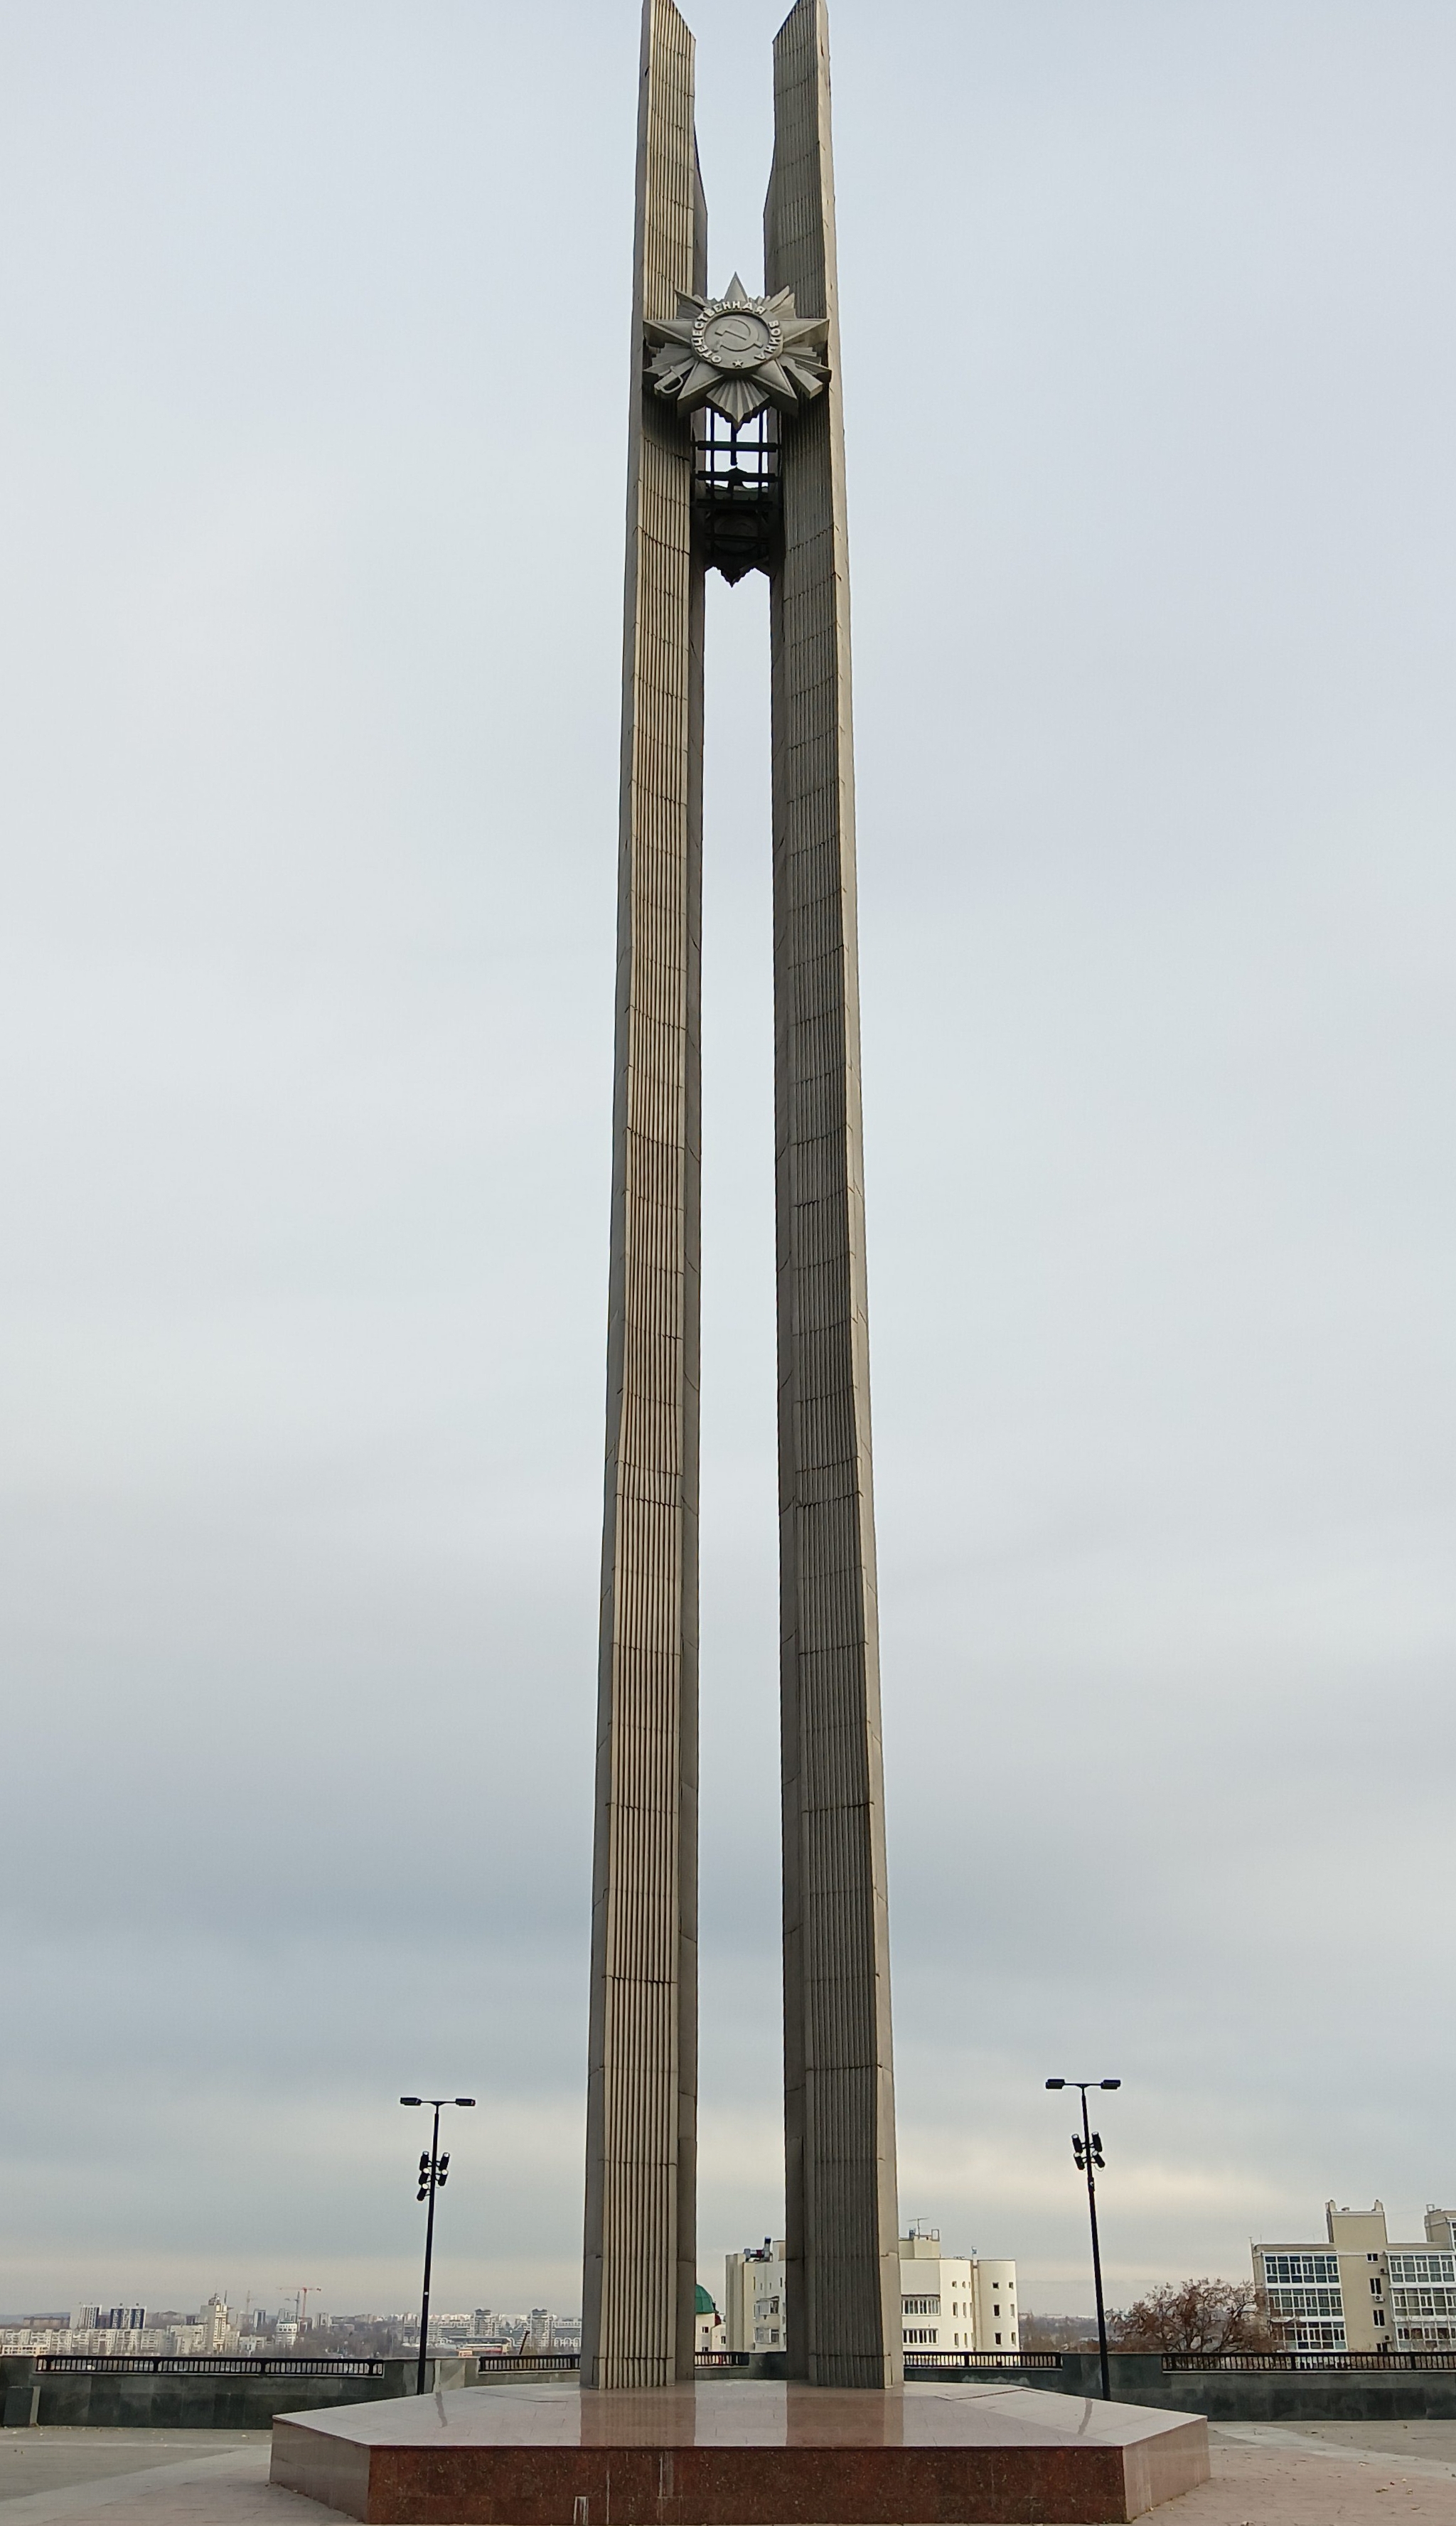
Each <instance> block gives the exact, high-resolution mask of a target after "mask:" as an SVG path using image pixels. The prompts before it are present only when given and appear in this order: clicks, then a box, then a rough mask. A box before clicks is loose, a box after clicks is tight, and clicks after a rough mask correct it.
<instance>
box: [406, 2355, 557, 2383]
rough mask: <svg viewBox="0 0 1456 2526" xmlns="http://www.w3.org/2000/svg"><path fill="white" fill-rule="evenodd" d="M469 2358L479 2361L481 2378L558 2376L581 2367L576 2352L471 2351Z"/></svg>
mask: <svg viewBox="0 0 1456 2526" xmlns="http://www.w3.org/2000/svg"><path fill="white" fill-rule="evenodd" d="M431 2355H433V2354H431ZM470 2356H471V2357H472V2358H473V2359H475V2358H478V2359H479V2362H480V2375H481V2377H482V2378H484V2377H500V2376H505V2375H509V2376H512V2377H529V2376H536V2375H539V2374H540V2373H541V2372H542V2371H547V2372H555V2373H556V2374H557V2375H560V2374H561V2372H562V2371H563V2370H564V2369H573V2368H579V2367H580V2365H581V2359H580V2353H579V2352H578V2351H576V2350H481V2351H478V2352H477V2351H474V2350H473V2351H472V2352H471V2353H470Z"/></svg>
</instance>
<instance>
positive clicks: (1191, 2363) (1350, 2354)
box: [1163, 2350, 1456, 2377]
mask: <svg viewBox="0 0 1456 2526" xmlns="http://www.w3.org/2000/svg"><path fill="white" fill-rule="evenodd" d="M1163 2365H1164V2367H1165V2368H1166V2369H1169V2370H1175V2369H1177V2370H1188V2369H1199V2370H1208V2369H1213V2370H1215V2371H1217V2372H1218V2373H1219V2374H1221V2375H1225V2376H1245V2377H1287V2376H1289V2375H1290V2374H1291V2372H1292V2373H1300V2374H1302V2373H1303V2372H1305V2371H1306V2370H1309V2369H1320V2370H1323V2371H1325V2372H1326V2373H1328V2374H1333V2375H1336V2376H1356V2375H1358V2376H1364V2377H1388V2376H1389V2375H1390V2374H1391V2372H1392V2371H1393V2370H1399V2369H1402V2368H1447V2369H1450V2368H1456V2350H1209V2351H1205V2350H1165V2351H1164V2353H1163Z"/></svg>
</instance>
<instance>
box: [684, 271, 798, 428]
mask: <svg viewBox="0 0 1456 2526" xmlns="http://www.w3.org/2000/svg"><path fill="white" fill-rule="evenodd" d="M828 329H829V327H828V317H825V316H799V315H796V314H795V312H794V294H793V291H792V290H791V289H780V290H779V291H778V293H777V295H776V296H774V297H773V298H750V297H749V295H748V292H747V290H746V289H745V288H744V286H743V283H742V281H741V280H740V279H739V278H738V276H737V274H736V273H734V275H733V277H732V279H731V280H730V281H729V283H728V291H727V294H726V295H725V296H724V297H722V298H688V297H684V296H683V295H681V294H680V293H679V295H678V313H677V315H676V316H675V317H666V318H664V319H662V320H661V321H660V322H658V323H649V325H648V327H647V338H648V341H649V343H653V344H656V345H658V346H659V347H658V350H657V356H656V358H655V359H654V360H653V362H652V368H651V375H652V376H653V378H654V379H656V381H657V391H658V393H659V394H660V395H666V396H668V397H669V398H670V399H671V400H672V401H673V402H675V403H677V404H678V406H679V407H680V409H681V410H682V411H683V412H694V411H696V409H697V407H698V406H699V404H705V403H709V404H711V405H712V406H713V409H714V411H715V412H721V413H722V414H723V415H724V417H725V419H726V420H728V421H731V422H742V421H748V420H750V419H751V418H752V416H753V414H754V413H756V412H761V411H762V409H763V407H764V405H765V404H766V403H772V404H777V406H778V410H779V411H780V412H796V411H797V410H798V407H799V405H800V404H801V403H808V402H809V401H810V400H811V398H812V397H813V396H815V395H817V394H819V393H820V392H821V391H822V389H823V387H824V383H825V380H826V379H827V378H828V369H827V368H826V367H825V364H824V362H823V360H822V359H820V357H819V356H818V354H819V350H820V347H821V346H822V344H823V343H824V341H825V339H826V337H827V335H828Z"/></svg>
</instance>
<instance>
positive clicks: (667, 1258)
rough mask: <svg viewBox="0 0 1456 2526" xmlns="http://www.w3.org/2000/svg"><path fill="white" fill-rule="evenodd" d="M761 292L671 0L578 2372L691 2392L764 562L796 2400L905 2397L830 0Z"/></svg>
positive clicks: (792, 51)
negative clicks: (748, 724)
mask: <svg viewBox="0 0 1456 2526" xmlns="http://www.w3.org/2000/svg"><path fill="white" fill-rule="evenodd" d="M774 112H775V144H774V163H773V172H772V176H771V178H770V183H769V193H768V200H767V203H766V206H765V213H764V264H765V278H764V290H763V294H762V295H761V296H753V295H751V294H750V293H749V292H748V291H747V290H746V289H745V288H744V287H743V285H742V283H741V282H740V281H738V280H737V279H736V278H734V280H733V282H732V284H731V286H730V287H729V288H728V290H727V291H726V293H725V295H724V296H723V297H722V298H718V299H714V298H711V297H710V296H709V294H708V240H707V209H706V203H705V199H704V194H703V186H702V179H701V176H700V173H699V169H698V159H697V146H696V140H695V137H694V129H693V39H692V36H691V34H690V33H689V31H688V29H687V26H686V25H685V24H684V23H683V20H682V19H681V17H680V16H679V15H678V10H677V9H676V8H675V7H674V5H673V0H645V6H644V11H643V30H642V68H641V97H640V106H639V118H638V126H637V214H636V243H635V291H634V305H633V313H632V344H633V362H634V371H633V378H634V382H633V388H632V400H631V429H630V452H629V459H628V538H627V630H626V657H625V670H624V693H623V749H622V829H621V832H622V838H621V863H620V892H619V914H618V969H617V973H618V991H617V1055H616V1093H615V1105H614V1119H613V1148H614V1163H613V1181H612V1261H611V1295H610V1315H609V1332H608V1369H607V1471H606V1518H605V1533H604V1541H603V1552H602V1628H601V1667H600V1701H599V1717H598V1738H597V1788H596V1843H595V1866H594V1879H593V1930H592V1990H591V2037H590V2076H589V2088H588V2102H587V2161H586V2255H585V2275H584V2299H583V2321H582V2349H581V2381H582V2384H583V2385H585V2386H588V2387H607V2388H624V2387H646V2386H661V2385H666V2384H669V2383H671V2382H673V2381H674V2380H675V2379H679V2378H689V2377H691V2375H692V2373H693V2352H694V2335H695V2297H696V2281H697V2269H696V2260H697V2253H696V2248H697V2234H696V2205H695V2191H696V2173H697V2166H696V2157H697V1796H698V1762H697V1684H698V1608H697V1595H698V1587H697V1581H698V1359H699V1217H700V1204H699V1154H700V1133H699V1123H700V1112H701V1092H700V1060H699V1041H700V1028H699V1016H700V972H701V967H700V935H701V921H700V912H701V893H702V886H701V878H702V796H703V783H702V767H703V621H704V581H705V575H706V572H707V571H708V570H709V569H710V568H713V567H717V568H720V569H722V570H723V571H724V573H725V576H726V577H728V579H729V580H735V579H737V578H739V577H740V576H741V575H742V573H743V572H744V571H745V570H748V569H752V568H761V569H763V570H765V571H767V573H768V576H769V581H770V587H771V624H772V651H773V873H774V874H773V885H774V1004H775V1115H776V1149H777V1216H778V1469H779V1470H778V1483H779V1559H780V1590H781V1706H782V1795H783V1996H784V2147H785V2177H786V2204H785V2236H786V2245H787V2271H786V2298H787V2330H788V2347H787V2360H788V2371H789V2374H790V2375H792V2376H795V2377H798V2378H801V2379H805V2380H807V2381H809V2382H810V2383H814V2384H819V2385H828V2386H840V2387H887V2386H893V2385H896V2384H898V2382H899V2381H900V2378H901V2374H902V2357H901V2307H900V2270H899V2254H898V2245H897V2230H898V2219H897V2203H896V2186H895V2125H894V2082H893V2071H892V2066H891V2048H890V2003H889V1953H888V1931H887V1918H886V1908H885V1861H884V1794H883V1771H882V1761H881V1751H880V1724H879V1626H878V1616H877V1608H876V1575H875V1524H874V1499H873V1487H872V1480H871V1457H870V1383H869V1337H868V1321H867V1311H866V1291H865V1233H864V1178H863V1167H862V1157H861V1150H862V1126H861V1108H860V1029H859V979H858V945H857V936H856V903H855V841H854V769H853V754H852V741H851V730H850V674H849V564H848V552H847V544H846V537H845V511H844V441H843V419H842V408H841V402H840V382H839V340H838V293H837V278H836V271H835V253H834V197H833V168H832V158H831V151H830V136H829V75H828V24H827V14H826V8H825V0H798V5H797V6H796V7H795V8H794V9H793V10H792V11H791V13H790V15H789V17H788V18H787V19H786V20H785V22H784V24H783V25H782V27H781V28H780V29H779V32H778V37H777V39H776V41H775V45H774Z"/></svg>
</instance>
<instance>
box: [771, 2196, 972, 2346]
mask: <svg viewBox="0 0 1456 2526" xmlns="http://www.w3.org/2000/svg"><path fill="white" fill-rule="evenodd" d="M899 2263H900V2345H901V2350H902V2353H903V2352H904V2351H907V2350H908V2351H910V2352H912V2353H913V2354H918V2355H919V2356H921V2357H933V2356H934V2354H935V2353H936V2352H937V2351H942V2350H946V2351H951V2352H956V2351H967V2350H978V2351H981V2352H984V2351H996V2350H1003V2351H1014V2350H1018V2349H1020V2348H1021V2334H1020V2331H1019V2329H1018V2322H1017V2312H1016V2299H1017V2289H1016V2265H1015V2263H1013V2262H1006V2261H984V2260H982V2259H981V2257H980V2256H979V2255H978V2254H946V2253H942V2251H941V2248H940V2232H939V2230H938V2228H930V2229H922V2228H917V2229H916V2230H915V2232H914V2234H913V2235H911V2236H908V2237H902V2238H901V2239H900V2240H899ZM724 2303H725V2306H726V2308H727V2319H726V2320H727V2336H726V2346H725V2347H726V2348H727V2349H729V2350H750V2351H764V2350H782V2351H786V2350H787V2349H788V2348H789V2346H790V2343H791V2341H792V2306H791V2301H790V2298H789V2289H788V2273H787V2260H786V2254H785V2248H784V2241H783V2239H782V2238H781V2237H777V2238H772V2237H766V2238H765V2239H764V2242H763V2244H762V2246H748V2247H745V2248H744V2250H743V2252H742V2253H741V2254H729V2255H728V2258H727V2261H726V2264H725V2268H724Z"/></svg>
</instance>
